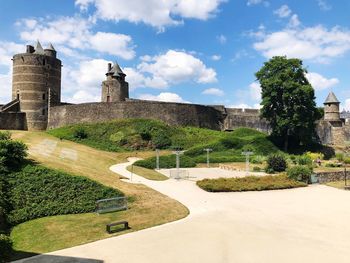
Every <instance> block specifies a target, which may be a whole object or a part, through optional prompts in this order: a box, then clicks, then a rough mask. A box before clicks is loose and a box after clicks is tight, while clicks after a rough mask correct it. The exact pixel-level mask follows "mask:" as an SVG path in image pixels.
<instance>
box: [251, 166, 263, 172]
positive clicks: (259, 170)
mask: <svg viewBox="0 0 350 263" xmlns="http://www.w3.org/2000/svg"><path fill="white" fill-rule="evenodd" d="M262 170H263V169H261V168H260V167H259V166H254V167H253V172H261V171H262Z"/></svg>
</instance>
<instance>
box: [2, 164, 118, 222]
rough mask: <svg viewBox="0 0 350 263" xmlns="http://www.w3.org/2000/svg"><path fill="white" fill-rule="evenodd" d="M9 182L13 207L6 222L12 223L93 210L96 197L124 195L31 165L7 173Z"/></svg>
mask: <svg viewBox="0 0 350 263" xmlns="http://www.w3.org/2000/svg"><path fill="white" fill-rule="evenodd" d="M8 184H9V193H8V199H9V204H10V206H11V208H12V210H11V211H10V213H9V216H8V222H9V223H10V224H12V225H16V224H19V223H22V222H25V221H28V220H31V219H35V218H39V217H44V216H52V215H63V214H77V213H87V212H92V211H94V209H95V202H96V201H97V200H99V199H105V198H111V197H117V196H123V193H121V192H120V191H118V190H116V189H113V188H109V187H106V186H103V185H102V184H99V183H97V182H95V181H92V180H90V179H87V178H85V177H79V176H72V175H69V174H66V173H64V172H61V171H57V170H51V169H47V168H44V167H41V166H33V165H27V166H25V167H24V168H23V169H22V170H21V171H20V172H16V173H12V174H10V175H9V176H8Z"/></svg>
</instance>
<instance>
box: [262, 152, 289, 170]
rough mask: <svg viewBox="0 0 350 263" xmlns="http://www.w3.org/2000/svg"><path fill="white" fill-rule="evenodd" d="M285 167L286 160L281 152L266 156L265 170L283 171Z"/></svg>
mask: <svg viewBox="0 0 350 263" xmlns="http://www.w3.org/2000/svg"><path fill="white" fill-rule="evenodd" d="M286 169H287V161H286V158H285V157H284V156H283V155H282V154H272V155H269V156H268V157H267V167H266V171H267V172H284V171H285V170H286Z"/></svg>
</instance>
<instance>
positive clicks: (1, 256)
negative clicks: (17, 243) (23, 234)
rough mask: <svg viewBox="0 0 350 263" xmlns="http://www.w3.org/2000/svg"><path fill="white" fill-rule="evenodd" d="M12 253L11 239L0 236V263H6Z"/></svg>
mask: <svg viewBox="0 0 350 263" xmlns="http://www.w3.org/2000/svg"><path fill="white" fill-rule="evenodd" d="M11 253H12V241H11V238H10V237H9V236H7V235H5V234H0V262H7V261H6V260H7V259H9V257H10V256H11Z"/></svg>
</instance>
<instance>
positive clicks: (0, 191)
mask: <svg viewBox="0 0 350 263" xmlns="http://www.w3.org/2000/svg"><path fill="white" fill-rule="evenodd" d="M6 188H7V187H6V184H5V179H4V178H3V177H0V234H1V233H3V232H5V231H6V229H7V221H6V216H7V213H8V210H9V206H8V197H7V193H6Z"/></svg>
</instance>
